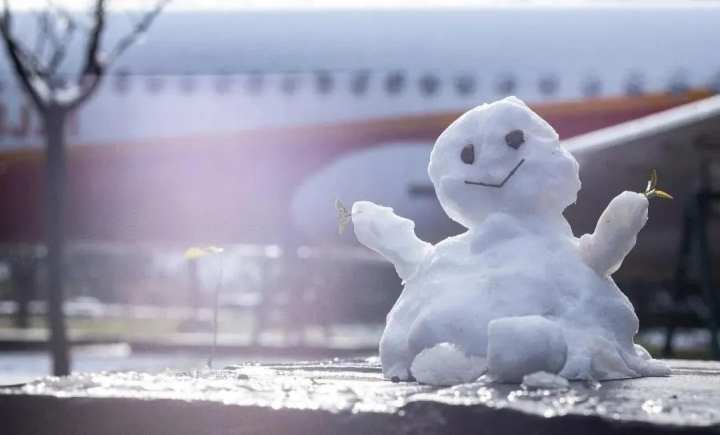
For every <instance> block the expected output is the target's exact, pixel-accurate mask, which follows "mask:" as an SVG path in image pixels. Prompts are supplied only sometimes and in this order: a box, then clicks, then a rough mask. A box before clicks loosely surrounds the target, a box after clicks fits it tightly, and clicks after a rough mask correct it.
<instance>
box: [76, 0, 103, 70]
mask: <svg viewBox="0 0 720 435" xmlns="http://www.w3.org/2000/svg"><path fill="white" fill-rule="evenodd" d="M93 19H94V21H93V26H92V29H91V30H90V36H88V42H87V47H86V49H85V65H84V66H83V69H82V72H81V73H80V74H81V80H82V76H87V75H100V74H101V73H102V70H103V65H102V61H101V60H100V43H101V42H102V41H101V39H102V33H103V30H104V29H105V0H96V3H95V11H94V12H93Z"/></svg>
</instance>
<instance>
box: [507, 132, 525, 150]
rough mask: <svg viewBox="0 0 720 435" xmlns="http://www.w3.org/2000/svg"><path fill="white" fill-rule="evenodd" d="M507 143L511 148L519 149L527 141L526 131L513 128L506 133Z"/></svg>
mask: <svg viewBox="0 0 720 435" xmlns="http://www.w3.org/2000/svg"><path fill="white" fill-rule="evenodd" d="M505 143H506V144H507V145H508V146H509V147H511V148H515V149H518V148H520V145H522V144H524V143H525V133H523V131H522V130H513V131H511V132H510V133H508V134H506V135H505Z"/></svg>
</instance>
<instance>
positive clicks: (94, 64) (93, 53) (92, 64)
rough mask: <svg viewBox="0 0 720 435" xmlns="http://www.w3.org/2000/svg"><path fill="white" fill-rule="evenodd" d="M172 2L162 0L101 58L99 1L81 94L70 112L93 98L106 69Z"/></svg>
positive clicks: (70, 105)
mask: <svg viewBox="0 0 720 435" xmlns="http://www.w3.org/2000/svg"><path fill="white" fill-rule="evenodd" d="M170 1H171V0H160V1H159V2H158V3H157V4H156V5H155V7H154V8H153V9H152V10H151V11H149V12H147V13H146V14H145V15H144V16H143V17H142V19H141V20H140V21H138V22H137V23H136V24H135V26H134V27H133V29H132V30H131V32H130V33H128V34H127V35H126V36H125V37H123V38H122V39H120V40H119V41H118V42H117V44H115V46H114V47H113V48H112V50H111V51H110V53H109V54H108V55H107V56H105V57H103V58H101V53H100V37H101V34H102V30H103V28H104V25H105V22H104V4H103V0H97V4H96V8H95V12H94V16H95V23H94V26H93V29H92V31H91V34H90V39H89V42H88V47H87V52H86V57H85V67H84V68H83V72H82V75H81V77H80V81H79V85H80V93H79V94H78V97H77V98H76V99H74V100H73V101H70V102H68V103H67V107H68V108H69V109H70V110H73V109H76V108H77V107H79V106H81V105H82V104H83V103H84V102H85V101H86V100H87V99H88V98H90V97H91V96H92V94H93V93H94V92H95V90H96V89H97V88H98V87H99V86H100V83H101V82H102V80H103V76H104V73H105V71H106V69H107V68H108V67H109V66H110V65H112V64H113V62H114V61H115V60H116V59H117V58H119V57H120V56H121V55H122V54H123V52H125V50H127V49H128V48H130V47H131V46H132V45H133V44H134V43H135V42H137V40H138V38H140V36H142V35H143V34H144V33H145V32H147V30H148V29H149V28H150V26H151V25H152V23H153V22H154V21H155V18H157V16H158V15H160V13H161V12H162V10H163V9H164V8H165V6H166V5H167V4H168V3H170Z"/></svg>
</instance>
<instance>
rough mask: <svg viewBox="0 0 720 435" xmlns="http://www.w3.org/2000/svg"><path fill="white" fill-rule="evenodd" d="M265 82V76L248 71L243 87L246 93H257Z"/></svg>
mask: <svg viewBox="0 0 720 435" xmlns="http://www.w3.org/2000/svg"><path fill="white" fill-rule="evenodd" d="M264 84H265V78H264V77H263V75H262V74H261V73H259V72H254V73H250V75H248V77H247V79H246V81H245V89H246V90H247V92H248V93H250V94H253V95H257V94H259V93H260V91H262V88H263V86H264Z"/></svg>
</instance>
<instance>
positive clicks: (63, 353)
mask: <svg viewBox="0 0 720 435" xmlns="http://www.w3.org/2000/svg"><path fill="white" fill-rule="evenodd" d="M66 115H67V112H66V111H65V110H63V108H60V107H57V106H53V105H51V106H50V107H48V110H47V111H46V112H45V114H44V119H43V121H44V124H45V141H46V142H45V148H46V149H45V153H46V154H45V155H46V160H45V175H46V180H45V183H46V190H45V195H46V207H47V209H46V210H45V216H46V219H47V221H46V226H45V231H46V233H45V237H46V238H47V272H48V280H47V281H48V321H49V323H50V352H51V353H52V356H53V374H54V375H55V376H63V375H67V374H69V373H70V360H69V356H68V353H69V352H68V341H67V336H66V330H65V316H64V315H63V307H62V304H63V300H64V295H63V292H64V283H65V276H64V273H63V270H64V268H63V262H64V257H65V256H64V249H65V236H64V233H65V231H64V230H65V174H66V157H65V120H66V118H67V116H66Z"/></svg>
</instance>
